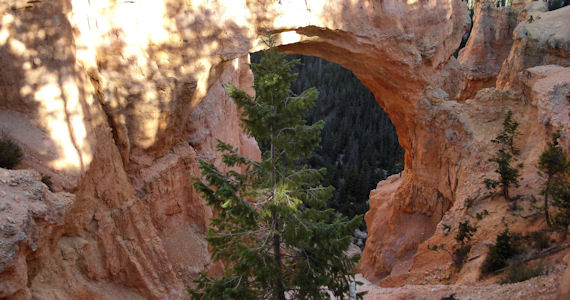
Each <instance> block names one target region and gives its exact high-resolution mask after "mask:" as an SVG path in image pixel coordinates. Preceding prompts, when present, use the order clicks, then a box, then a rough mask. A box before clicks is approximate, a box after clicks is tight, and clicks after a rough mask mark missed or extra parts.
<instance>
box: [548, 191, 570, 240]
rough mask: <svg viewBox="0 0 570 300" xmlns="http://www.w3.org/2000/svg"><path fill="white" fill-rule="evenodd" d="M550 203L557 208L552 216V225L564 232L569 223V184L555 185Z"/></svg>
mask: <svg viewBox="0 0 570 300" xmlns="http://www.w3.org/2000/svg"><path fill="white" fill-rule="evenodd" d="M552 196H553V200H554V201H553V203H552V205H553V206H554V207H556V208H557V209H558V213H557V214H556V216H555V218H554V225H556V227H558V228H559V229H560V230H561V231H563V232H564V234H566V233H567V232H568V226H569V225H570V186H569V185H568V184H565V185H560V186H556V187H555V189H554V192H553V194H552Z"/></svg>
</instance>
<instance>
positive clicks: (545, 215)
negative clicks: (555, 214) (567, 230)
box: [544, 176, 552, 227]
mask: <svg viewBox="0 0 570 300" xmlns="http://www.w3.org/2000/svg"><path fill="white" fill-rule="evenodd" d="M551 180H552V176H548V180H546V190H545V191H544V218H546V224H547V225H548V227H552V224H551V223H550V215H549V214H548V193H549V192H550V181H551Z"/></svg>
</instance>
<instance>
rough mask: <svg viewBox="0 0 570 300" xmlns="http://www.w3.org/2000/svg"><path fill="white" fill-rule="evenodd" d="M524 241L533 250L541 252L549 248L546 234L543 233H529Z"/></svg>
mask: <svg viewBox="0 0 570 300" xmlns="http://www.w3.org/2000/svg"><path fill="white" fill-rule="evenodd" d="M525 239H526V240H528V241H529V242H530V243H531V244H532V247H533V248H534V249H538V250H542V249H546V248H548V246H550V240H549V237H548V234H547V233H546V232H544V231H536V232H531V233H530V234H529V235H527V236H526V237H525Z"/></svg>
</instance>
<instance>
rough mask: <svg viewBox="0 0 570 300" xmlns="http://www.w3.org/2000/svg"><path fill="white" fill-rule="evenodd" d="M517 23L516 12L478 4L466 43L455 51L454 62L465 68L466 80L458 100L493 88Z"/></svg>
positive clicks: (485, 3)
mask: <svg viewBox="0 0 570 300" xmlns="http://www.w3.org/2000/svg"><path fill="white" fill-rule="evenodd" d="M517 23H518V22H517V11H516V10H514V9H512V8H511V7H500V8H496V7H495V6H494V5H493V4H491V3H489V2H478V5H477V6H476V12H475V14H474V17H473V29H472V30H471V35H470V36H469V41H468V42H467V45H465V48H463V49H461V51H460V52H459V57H458V60H459V62H460V63H461V65H463V66H464V67H465V68H466V69H467V78H466V82H465V86H464V88H463V90H462V92H461V94H460V95H459V96H458V99H468V98H472V97H473V96H475V93H476V92H477V91H478V90H480V89H482V88H487V87H494V86H495V81H496V80H497V75H498V74H499V72H500V71H501V65H502V64H503V61H504V60H505V59H506V58H507V55H508V53H509V51H510V49H511V46H512V44H513V40H512V35H513V30H514V29H515V26H516V25H517Z"/></svg>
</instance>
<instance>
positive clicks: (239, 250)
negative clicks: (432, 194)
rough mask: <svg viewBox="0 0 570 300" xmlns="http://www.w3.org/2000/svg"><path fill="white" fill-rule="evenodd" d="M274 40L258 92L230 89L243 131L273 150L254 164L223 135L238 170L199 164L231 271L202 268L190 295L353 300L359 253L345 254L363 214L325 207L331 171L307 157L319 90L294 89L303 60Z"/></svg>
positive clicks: (221, 253) (215, 232)
mask: <svg viewBox="0 0 570 300" xmlns="http://www.w3.org/2000/svg"><path fill="white" fill-rule="evenodd" d="M268 45H269V46H270V49H269V51H267V52H266V54H265V56H264V57H263V58H262V60H261V62H260V63H259V64H252V67H253V70H254V88H255V90H256V97H255V99H252V98H251V97H250V96H249V95H248V94H246V93H245V92H244V91H242V90H239V89H237V88H236V87H234V86H231V85H230V86H229V87H228V91H229V94H230V96H231V97H232V98H233V99H234V101H235V103H236V104H237V106H238V107H239V108H240V109H241V110H242V118H241V121H242V126H243V128H244V130H245V131H246V132H247V133H248V134H250V135H251V136H253V137H254V138H255V139H256V140H257V141H258V143H259V144H260V147H261V148H262V149H265V151H263V155H262V160H261V161H260V162H256V161H251V160H249V159H247V158H245V157H243V156H241V155H239V154H238V152H237V149H234V148H232V147H231V146H230V145H228V144H225V143H223V142H219V143H218V150H219V151H221V152H222V153H223V163H224V164H225V165H226V166H228V167H229V168H230V170H231V171H228V172H225V173H223V172H220V171H219V170H217V169H216V167H215V166H214V165H213V164H211V163H207V162H204V161H201V162H200V169H201V171H202V176H203V177H204V179H205V182H201V181H197V182H196V183H195V186H196V188H197V189H198V190H199V191H200V192H201V194H202V196H203V197H204V199H206V200H207V202H208V204H209V205H211V206H212V207H213V209H214V211H215V213H216V217H215V218H213V219H212V221H211V227H210V228H209V230H208V236H207V238H206V239H207V241H208V244H209V246H210V251H211V256H212V259H213V261H221V262H223V263H224V266H225V270H224V276H223V277H221V278H212V277H209V276H207V275H206V274H203V273H201V274H200V278H198V279H197V280H196V282H197V284H198V286H197V289H196V290H193V291H191V294H192V298H193V299H203V298H205V299H286V295H287V298H290V299H328V298H329V294H328V291H330V292H331V293H333V294H334V295H335V296H337V297H341V298H347V297H348V293H349V286H350V283H351V282H352V281H353V280H354V273H353V272H352V270H353V269H354V267H355V264H356V262H357V261H358V257H352V258H349V257H347V256H346V254H345V253H344V251H345V250H347V249H348V246H349V244H350V242H351V237H352V233H353V232H354V230H355V229H356V228H358V226H359V223H360V219H361V216H357V217H355V218H353V219H351V220H349V219H347V218H346V217H342V216H340V215H339V214H337V213H336V212H335V211H334V210H332V209H324V206H325V205H326V201H327V199H328V198H330V196H331V195H332V188H331V187H325V186H322V185H320V184H319V181H320V180H322V178H323V175H324V170H315V169H310V168H309V167H307V166H306V165H302V164H301V163H300V160H301V159H303V158H307V157H308V156H309V155H310V154H311V152H312V150H313V148H314V147H315V146H316V145H317V144H318V143H319V142H320V131H321V130H322V128H323V126H324V122H323V121H319V122H316V123H314V124H312V125H308V124H307V123H306V121H305V120H304V119H303V117H304V116H305V111H306V110H307V109H308V108H309V107H311V106H313V105H314V100H315V98H316V97H317V91H316V89H308V90H306V91H304V92H302V93H301V94H299V95H292V94H291V91H290V85H291V82H293V81H294V80H295V77H296V74H293V73H292V72H291V68H292V67H293V66H294V64H296V63H297V61H287V60H285V59H284V57H283V55H282V54H280V53H279V52H277V51H275V50H274V49H273V47H272V46H273V44H272V42H271V40H269V42H268ZM238 167H239V168H241V169H242V170H245V171H244V172H243V173H240V172H237V171H235V169H237V168H238ZM359 298H362V295H359Z"/></svg>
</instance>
